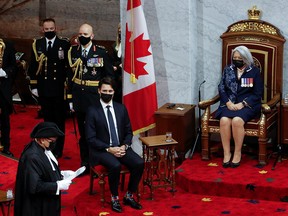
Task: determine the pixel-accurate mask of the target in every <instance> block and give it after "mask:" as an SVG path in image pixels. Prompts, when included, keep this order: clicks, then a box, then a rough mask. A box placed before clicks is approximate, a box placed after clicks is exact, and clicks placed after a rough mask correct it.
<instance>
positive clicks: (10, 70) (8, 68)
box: [0, 41, 17, 112]
mask: <svg viewBox="0 0 288 216" xmlns="http://www.w3.org/2000/svg"><path fill="white" fill-rule="evenodd" d="M4 43H5V49H4V54H3V59H2V69H3V70H4V71H5V72H6V75H7V77H1V78H0V94H1V95H2V96H1V98H4V101H0V107H1V103H3V104H4V103H5V104H9V111H10V112H12V110H13V109H12V82H13V80H14V79H15V77H16V73H17V65H16V59H15V49H14V47H13V45H12V44H11V43H9V42H7V41H4Z"/></svg>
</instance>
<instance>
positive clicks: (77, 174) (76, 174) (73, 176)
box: [67, 166, 86, 181]
mask: <svg viewBox="0 0 288 216" xmlns="http://www.w3.org/2000/svg"><path fill="white" fill-rule="evenodd" d="M85 170H86V167H85V166H82V167H80V168H79V169H77V170H76V171H75V172H74V174H73V175H71V176H69V177H68V178H67V179H68V180H71V181H72V180H73V179H74V178H76V177H77V176H79V175H80V174H81V173H83V172H84V171H85Z"/></svg>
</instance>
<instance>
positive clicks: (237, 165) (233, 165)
mask: <svg viewBox="0 0 288 216" xmlns="http://www.w3.org/2000/svg"><path fill="white" fill-rule="evenodd" d="M240 162H241V160H240V161H239V162H238V163H233V162H231V167H232V168H237V167H239V166H240Z"/></svg>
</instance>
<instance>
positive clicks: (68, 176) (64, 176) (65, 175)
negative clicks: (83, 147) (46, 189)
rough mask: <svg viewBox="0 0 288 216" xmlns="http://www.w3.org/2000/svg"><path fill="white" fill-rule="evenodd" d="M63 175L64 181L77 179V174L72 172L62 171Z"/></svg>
mask: <svg viewBox="0 0 288 216" xmlns="http://www.w3.org/2000/svg"><path fill="white" fill-rule="evenodd" d="M61 175H62V176H63V179H68V178H71V177H75V172H74V171H72V170H62V171H61Z"/></svg>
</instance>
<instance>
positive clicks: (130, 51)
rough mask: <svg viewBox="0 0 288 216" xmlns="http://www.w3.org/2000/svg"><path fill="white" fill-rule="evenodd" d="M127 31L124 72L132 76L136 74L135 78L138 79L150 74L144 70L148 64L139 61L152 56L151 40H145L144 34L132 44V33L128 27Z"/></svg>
mask: <svg viewBox="0 0 288 216" xmlns="http://www.w3.org/2000/svg"><path fill="white" fill-rule="evenodd" d="M126 29H127V31H126V40H125V44H126V45H125V46H126V48H125V62H124V70H125V71H126V72H127V73H130V74H131V73H134V74H135V78H136V79H138V77H139V76H141V75H147V74H148V72H147V71H146V70H145V69H144V66H145V65H146V64H147V63H145V62H141V61H139V60H138V58H141V57H145V56H148V55H151V53H150V52H149V50H148V49H149V47H150V40H149V39H148V40H144V39H143V36H144V33H143V34H141V35H139V36H138V37H137V38H135V39H134V40H133V41H131V42H130V38H131V35H132V33H131V31H129V30H128V28H127V26H126Z"/></svg>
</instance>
